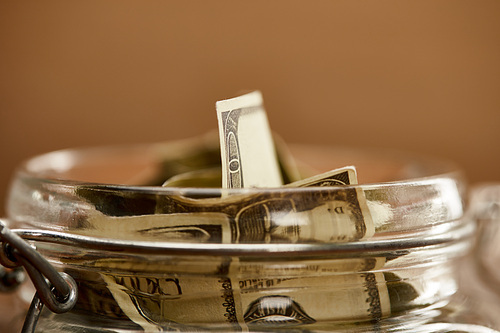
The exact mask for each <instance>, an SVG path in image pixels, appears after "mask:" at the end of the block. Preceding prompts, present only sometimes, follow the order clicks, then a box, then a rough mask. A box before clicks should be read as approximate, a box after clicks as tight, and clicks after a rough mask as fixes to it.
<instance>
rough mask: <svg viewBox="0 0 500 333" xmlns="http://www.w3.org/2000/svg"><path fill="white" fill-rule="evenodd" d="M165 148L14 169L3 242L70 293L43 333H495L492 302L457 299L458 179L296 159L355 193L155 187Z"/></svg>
mask: <svg viewBox="0 0 500 333" xmlns="http://www.w3.org/2000/svg"><path fill="white" fill-rule="evenodd" d="M171 148H172V146H169V144H157V145H142V146H126V147H107V148H94V149H86V150H83V149H82V150H67V151H60V152H54V153H50V154H46V155H43V156H39V157H36V158H33V159H31V160H30V161H28V162H27V163H26V164H25V165H23V166H22V167H21V168H20V169H19V171H18V173H17V174H16V176H15V179H14V181H13V184H12V189H11V192H10V199H9V204H8V212H9V218H10V221H11V225H10V227H11V228H15V229H16V232H17V233H18V234H20V235H21V236H22V237H23V238H25V239H27V240H29V241H31V242H33V243H34V244H35V245H36V248H37V250H38V251H39V252H40V253H41V254H42V255H43V256H44V257H46V258H47V259H49V261H50V262H51V263H52V264H53V265H54V266H55V267H57V269H59V270H61V271H65V272H66V273H68V274H70V275H71V276H72V277H73V278H74V279H75V280H76V281H77V284H78V288H79V299H78V302H77V305H76V306H75V308H74V309H73V310H72V311H71V312H69V313H67V314H60V315H55V314H52V313H50V312H48V311H46V312H44V313H43V315H42V318H41V319H40V322H39V324H38V330H39V331H40V332H60V331H79V332H104V331H106V332H109V331H112V332H135V331H139V332H140V331H147V332H158V331H228V332H233V331H234V332H240V331H251V332H261V331H265V332H268V331H286V332H452V331H453V332H496V330H500V322H499V320H500V318H499V316H498V313H500V303H498V302H497V301H496V300H495V299H488V300H485V299H482V298H477V297H476V298H475V297H474V296H475V295H471V293H470V292H468V291H467V290H468V289H467V288H463V282H464V279H463V278H461V277H460V276H461V275H460V274H461V272H463V271H464V267H467V269H469V268H468V267H469V266H464V265H466V264H467V261H466V260H464V258H466V257H467V255H468V254H469V253H470V251H471V248H472V246H473V240H474V235H475V230H476V229H475V224H474V221H473V220H472V219H471V218H468V217H464V214H463V212H464V206H463V194H464V193H465V192H464V189H465V186H464V182H463V179H462V176H461V174H460V173H459V172H457V171H456V170H457V169H456V167H455V166H453V165H451V164H449V163H446V162H442V161H436V160H432V159H426V158H423V157H419V156H410V155H405V154H402V153H400V152H387V151H383V152H382V151H377V152H373V151H358V150H351V149H330V148H324V147H321V148H318V147H300V146H296V147H294V148H293V149H292V152H293V155H294V156H296V157H297V159H298V160H299V161H301V162H299V163H298V164H299V166H300V168H299V169H300V172H301V173H302V174H304V173H305V174H307V173H308V172H321V171H326V170H330V169H334V168H337V167H342V166H345V165H355V166H356V168H357V171H358V177H359V182H360V185H347V186H346V185H342V186H332V187H310V188H296V187H283V188H269V189H261V188H259V189H256V188H251V189H231V190H227V189H218V188H190V187H182V188H180V187H161V186H157V185H161V183H162V182H163V181H164V180H165V179H166V178H168V177H171V176H172V174H171V173H172V171H171V170H172V169H173V168H174V169H175V168H178V164H179V163H177V164H175V163H174V164H172V161H175V160H176V158H175V157H172V156H170V155H169V152H170V151H171ZM207 149H208V148H207ZM216 153H218V152H216ZM210 154H211V151H210V150H207V156H210ZM207 156H205V161H207V160H211V159H210V158H207ZM215 161H217V159H215ZM214 163H215V162H214ZM287 163H289V161H285V160H283V159H282V165H284V169H286V165H287ZM176 170H178V169H176ZM312 170H314V171H312ZM169 172H170V173H169ZM285 178H286V177H285ZM333 214H336V215H335V218H333V217H332V215H333ZM466 283H469V284H476V283H480V282H479V281H476V280H473V281H466Z"/></svg>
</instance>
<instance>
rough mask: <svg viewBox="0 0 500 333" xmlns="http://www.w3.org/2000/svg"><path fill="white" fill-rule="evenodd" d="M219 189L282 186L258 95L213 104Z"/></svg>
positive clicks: (271, 139)
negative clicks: (217, 133)
mask: <svg viewBox="0 0 500 333" xmlns="http://www.w3.org/2000/svg"><path fill="white" fill-rule="evenodd" d="M216 109H217V118H218V121H219V136H220V147H221V157H222V187H224V188H241V187H278V186H281V185H283V181H282V178H281V173H280V169H279V164H278V160H277V157H276V151H275V147H274V143H273V138H272V135H271V131H270V128H269V123H268V121H267V115H266V112H265V110H264V107H263V105H262V95H261V93H260V92H258V91H254V92H252V93H249V94H246V95H242V96H239V97H235V98H231V99H227V100H223V101H219V102H217V103H216Z"/></svg>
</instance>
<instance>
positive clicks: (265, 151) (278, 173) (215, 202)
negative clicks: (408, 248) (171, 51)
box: [78, 91, 418, 331]
mask: <svg viewBox="0 0 500 333" xmlns="http://www.w3.org/2000/svg"><path fill="white" fill-rule="evenodd" d="M216 111H217V117H218V123H219V140H218V141H219V142H217V144H214V141H213V140H211V139H206V140H201V141H200V140H197V141H187V142H183V143H175V144H172V145H171V146H169V147H168V152H165V160H164V162H163V163H162V172H161V175H160V176H159V177H158V176H157V177H156V178H155V179H146V180H144V181H143V182H142V183H143V184H145V185H157V184H161V185H163V186H165V187H168V188H179V189H181V188H182V189H185V188H190V187H196V188H200V187H201V188H204V187H206V188H218V189H219V191H220V195H218V196H215V197H211V196H208V197H205V198H199V197H193V196H190V195H185V193H186V192H185V191H184V192H182V191H179V193H178V194H176V192H175V191H173V192H172V194H169V195H161V196H158V197H155V198H154V199H151V198H149V197H147V198H146V197H145V198H144V201H143V204H138V203H140V200H139V201H138V200H137V198H136V197H135V198H132V199H130V202H131V203H132V202H133V204H127V200H128V198H126V197H124V196H121V197H119V200H117V199H116V198H115V197H114V194H113V193H111V194H107V195H104V194H103V195H102V196H100V197H96V196H95V195H94V194H93V192H92V191H89V190H88V189H86V188H85V187H82V188H81V189H79V190H78V194H79V195H80V196H82V197H84V198H86V199H87V200H88V201H89V202H91V203H93V204H94V205H95V207H96V210H95V213H94V214H92V215H91V216H88V218H87V221H86V224H85V229H82V230H81V231H80V233H82V234H85V235H87V236H99V237H117V235H119V237H120V239H125V240H130V241H162V242H165V241H166V242H194V243H220V244H237V243H240V244H241V243H252V244H273V243H318V242H319V243H332V242H333V243H344V242H353V241H360V240H367V239H369V238H370V237H372V236H373V235H374V233H375V226H374V221H372V217H371V215H370V209H369V208H368V207H367V201H366V199H365V198H364V193H363V191H361V190H360V189H359V188H357V187H352V186H349V185H354V184H357V175H356V169H355V167H354V166H345V167H343V168H340V169H334V170H331V171H328V172H326V173H322V174H316V175H312V176H307V177H305V178H304V176H303V172H302V171H301V169H300V168H299V167H298V166H297V165H296V163H295V162H294V160H293V159H292V158H291V157H290V155H289V154H288V152H287V149H286V147H285V145H284V144H283V143H282V142H281V141H280V140H279V139H277V138H276V137H275V136H273V135H272V132H271V130H270V126H269V123H268V119H267V115H266V112H265V110H264V107H263V100H262V95H261V94H260V92H258V91H254V92H251V93H248V94H245V95H242V96H239V97H236V98H232V99H228V100H223V101H219V102H217V103H216ZM308 187H310V188H311V190H310V191H307V189H305V190H304V192H301V193H302V194H300V195H298V194H297V191H294V190H293V189H294V188H308ZM318 187H322V190H320V191H319V190H317V188H318ZM236 188H239V189H242V190H241V191H231V190H226V189H236ZM264 188H272V189H271V190H267V189H264ZM244 189H250V190H249V191H248V192H245V190H244ZM259 189H262V190H259ZM329 189H331V190H329ZM117 202H119V204H116V203H117ZM240 259H241V258H237V257H234V256H231V257H222V256H221V257H220V258H209V259H207V260H206V263H204V265H203V267H201V266H200V267H199V271H198V272H195V271H193V268H191V271H190V270H189V269H186V272H185V274H183V273H182V269H181V268H179V267H181V266H182V265H181V264H179V262H177V261H175V260H174V261H173V262H170V261H166V262H159V263H155V262H154V261H147V262H141V261H137V262H134V261H132V262H130V260H129V259H127V260H118V259H116V258H115V259H113V260H111V259H110V260H106V259H101V260H98V261H97V262H96V263H95V265H96V268H98V269H99V270H100V271H101V273H99V275H100V279H101V281H103V282H104V285H105V289H106V290H105V291H103V290H102V289H100V288H99V287H98V286H97V285H96V286H86V287H85V286H82V288H87V289H86V290H83V293H84V294H85V295H86V297H89V301H88V304H93V305H91V306H93V307H96V304H95V302H93V301H91V300H90V298H92V297H94V299H99V307H104V306H105V305H106V304H108V305H107V306H108V308H109V309H111V310H109V311H108V312H110V313H111V312H112V313H114V314H115V315H116V316H117V317H120V318H128V319H130V320H131V321H133V322H134V323H135V324H137V325H138V326H140V327H141V329H143V330H145V331H163V330H170V329H172V330H180V331H182V330H184V328H185V329H186V330H190V331H192V330H196V329H197V327H198V328H200V329H201V328H204V329H207V328H209V329H210V327H212V329H214V330H223V329H224V325H222V326H221V323H226V324H227V325H228V326H227V327H226V329H228V330H233V331H253V330H267V329H275V328H282V329H285V330H286V329H292V328H293V329H294V330H295V329H297V330H298V331H301V329H305V330H308V329H311V328H314V327H315V325H319V323H325V322H326V323H332V322H333V323H343V325H347V324H348V323H351V324H352V323H353V322H355V323H359V322H365V323H366V322H367V323H371V324H370V325H376V324H375V323H376V322H377V321H379V320H380V319H382V318H384V317H388V316H390V315H391V313H395V312H399V311H405V310H406V309H407V308H409V307H410V306H411V301H412V300H414V299H415V298H416V297H418V292H417V291H416V289H415V288H414V287H413V286H411V285H410V284H408V283H405V282H403V281H402V280H401V279H400V278H399V277H398V276H397V275H396V274H394V273H390V272H382V270H381V268H382V267H383V266H384V265H385V263H386V262H387V261H389V260H393V259H394V257H391V256H390V255H387V256H383V255H381V256H379V257H374V256H366V257H363V256H357V255H353V256H352V257H348V258H333V259H331V258H330V259H323V260H315V261H313V262H307V261H304V262H302V261H296V262H294V261H293V260H295V259H294V258H291V260H292V262H291V263H288V264H283V265H281V264H276V263H265V262H262V258H261V259H259V260H256V261H252V260H242V259H241V260H240ZM179 260H180V262H182V260H181V259H179ZM93 288H94V289H93ZM98 294H100V295H101V297H99V296H98ZM92 295H93V296H92ZM104 296H106V297H107V298H108V300H105V298H106V297H104ZM110 300H111V301H110ZM94 310H99V308H97V309H95V308H94ZM101 310H102V309H101ZM356 325H357V324H356Z"/></svg>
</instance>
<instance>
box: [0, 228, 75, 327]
mask: <svg viewBox="0 0 500 333" xmlns="http://www.w3.org/2000/svg"><path fill="white" fill-rule="evenodd" d="M0 241H1V242H2V246H1V248H0V264H2V265H3V266H5V267H8V268H13V269H14V270H13V271H11V272H9V273H11V275H12V274H14V273H12V272H17V273H15V274H19V267H21V266H22V267H24V269H25V270H26V272H27V273H28V275H29V277H30V278H31V280H32V282H33V284H34V286H35V288H36V290H37V292H36V294H35V296H34V297H33V301H32V303H31V306H30V310H29V311H28V314H27V316H26V320H25V324H24V326H23V332H34V329H35V326H36V322H37V320H38V316H39V315H40V312H41V310H42V308H43V305H45V306H47V308H48V309H49V310H50V311H52V312H54V313H64V312H68V311H70V310H71V309H72V308H73V306H74V305H75V303H76V301H77V298H78V292H77V285H76V282H75V280H74V279H73V278H72V277H71V276H69V275H68V274H66V273H63V272H58V271H56V269H55V268H54V267H53V266H52V265H51V264H50V263H49V262H48V261H47V260H46V259H45V258H43V257H42V256H41V255H40V254H39V253H38V252H37V251H36V249H35V248H34V247H32V246H30V245H29V244H28V243H27V242H26V241H25V240H23V239H22V238H21V237H19V236H18V235H17V234H16V233H14V232H12V231H11V230H10V229H9V228H8V227H7V224H6V221H5V220H2V219H0ZM5 274H7V273H4V274H3V275H2V274H0V278H2V280H3V279H4V276H5ZM8 278H9V279H11V280H12V278H13V276H9V277H8ZM19 284H20V282H19ZM0 290H2V288H0Z"/></svg>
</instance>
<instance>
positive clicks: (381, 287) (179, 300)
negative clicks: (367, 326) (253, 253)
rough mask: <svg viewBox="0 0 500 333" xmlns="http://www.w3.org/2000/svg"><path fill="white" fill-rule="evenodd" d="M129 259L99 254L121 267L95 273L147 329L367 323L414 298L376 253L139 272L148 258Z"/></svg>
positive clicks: (105, 263) (105, 265)
mask: <svg viewBox="0 0 500 333" xmlns="http://www.w3.org/2000/svg"><path fill="white" fill-rule="evenodd" d="M128 264H129V263H125V262H123V261H115V262H113V261H111V260H101V261H100V262H99V263H98V267H101V268H102V269H105V270H106V271H109V270H110V269H112V270H121V272H117V273H114V274H110V273H102V274H101V275H102V279H103V280H104V282H105V283H106V284H107V287H108V290H109V292H110V293H111V294H112V295H113V298H114V300H115V301H116V303H117V304H118V306H119V308H120V309H121V310H122V311H123V313H125V314H126V315H127V316H128V317H129V318H130V319H131V320H132V321H134V322H135V323H136V324H138V325H140V326H142V327H143V328H144V329H147V330H148V331H161V330H163V329H165V328H170V327H176V325H186V327H191V328H194V327H212V329H213V328H214V327H217V325H218V326H220V327H221V328H223V327H225V328H226V330H227V329H228V327H229V328H230V329H234V330H236V331H254V330H259V329H269V328H287V327H288V328H290V329H291V328H294V327H308V328H309V329H312V327H314V324H315V323H318V322H319V323H321V322H329V323H330V324H331V323H337V324H342V323H344V324H345V323H349V322H370V321H376V320H380V319H382V318H385V317H387V316H389V315H390V314H391V312H392V311H393V310H395V309H396V308H394V306H393V304H392V303H391V302H394V303H395V304H402V303H405V304H407V305H408V304H409V303H410V301H411V300H413V299H414V298H415V297H416V293H415V292H414V289H413V288H411V286H409V285H407V284H405V283H402V282H400V279H399V278H397V277H396V276H395V275H394V274H392V275H390V276H387V275H386V274H385V273H382V272H381V271H380V270H379V269H380V268H381V267H382V266H383V265H384V264H385V258H383V257H367V258H359V257H358V258H356V257H353V258H344V259H334V260H331V259H330V260H323V261H321V262H313V263H310V264H308V263H307V262H300V263H293V264H292V263H290V264H288V265H287V264H286V263H283V262H281V263H280V264H279V265H276V264H273V263H272V262H270V263H263V262H247V261H239V260H234V258H232V259H231V258H218V259H217V260H215V259H212V260H211V261H207V263H205V264H200V267H199V270H198V271H197V272H196V274H192V273H191V274H183V273H180V274H179V273H176V274H169V273H168V269H166V267H169V265H168V264H167V265H166V267H164V266H160V267H159V268H158V270H156V271H155V272H152V271H151V272H150V273H146V272H147V271H148V270H150V269H146V270H144V271H143V272H142V273H139V271H140V270H141V268H144V266H145V265H148V264H150V263H147V262H146V263H145V262H136V263H135V264H134V267H133V268H132V267H129V265H128ZM123 265H124V266H123ZM149 266H150V265H149ZM170 266H172V264H170ZM129 269H130V270H129ZM171 269H173V270H175V271H179V270H182V269H179V268H178V267H174V266H172V267H171ZM186 273H188V272H186ZM388 278H389V279H394V278H396V279H397V281H398V283H399V284H398V285H395V284H394V281H391V280H389V279H388ZM403 287H404V288H403ZM403 289H404V290H403ZM402 291H404V292H405V293H402ZM398 292H399V295H398ZM394 296H396V297H394ZM108 308H112V306H108ZM115 312H117V313H118V311H115ZM177 327H180V328H182V326H177Z"/></svg>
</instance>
